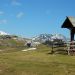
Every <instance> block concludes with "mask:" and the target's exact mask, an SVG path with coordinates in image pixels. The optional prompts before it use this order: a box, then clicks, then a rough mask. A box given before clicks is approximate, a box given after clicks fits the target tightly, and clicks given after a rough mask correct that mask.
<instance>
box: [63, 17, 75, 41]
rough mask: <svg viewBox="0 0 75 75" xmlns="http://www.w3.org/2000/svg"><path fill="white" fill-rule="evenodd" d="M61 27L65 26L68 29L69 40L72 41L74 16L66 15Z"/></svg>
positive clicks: (74, 25) (74, 28)
mask: <svg viewBox="0 0 75 75" xmlns="http://www.w3.org/2000/svg"><path fill="white" fill-rule="evenodd" d="M62 28H67V29H69V30H70V41H74V34H75V17H66V20H65V21H64V23H63V25H62Z"/></svg>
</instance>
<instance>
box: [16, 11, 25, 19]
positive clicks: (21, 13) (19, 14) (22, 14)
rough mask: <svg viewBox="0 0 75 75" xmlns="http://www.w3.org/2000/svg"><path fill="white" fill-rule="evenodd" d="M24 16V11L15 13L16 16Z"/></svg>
mask: <svg viewBox="0 0 75 75" xmlns="http://www.w3.org/2000/svg"><path fill="white" fill-rule="evenodd" d="M23 16H24V13H23V12H19V13H18V14H17V16H16V17H17V18H22V17H23Z"/></svg>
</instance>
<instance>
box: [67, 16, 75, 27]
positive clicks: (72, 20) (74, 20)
mask: <svg viewBox="0 0 75 75" xmlns="http://www.w3.org/2000/svg"><path fill="white" fill-rule="evenodd" d="M67 18H68V19H69V21H70V22H71V24H72V25H73V27H75V17H67Z"/></svg>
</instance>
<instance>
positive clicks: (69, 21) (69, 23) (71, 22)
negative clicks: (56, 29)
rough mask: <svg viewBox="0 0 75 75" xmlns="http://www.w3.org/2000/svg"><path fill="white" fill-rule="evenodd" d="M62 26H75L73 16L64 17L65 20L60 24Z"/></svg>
mask: <svg viewBox="0 0 75 75" xmlns="http://www.w3.org/2000/svg"><path fill="white" fill-rule="evenodd" d="M61 27H62V28H75V17H66V20H65V21H64V23H63V24H62V26H61Z"/></svg>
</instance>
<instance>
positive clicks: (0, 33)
mask: <svg viewBox="0 0 75 75" xmlns="http://www.w3.org/2000/svg"><path fill="white" fill-rule="evenodd" d="M0 35H8V33H6V32H4V31H0Z"/></svg>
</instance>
